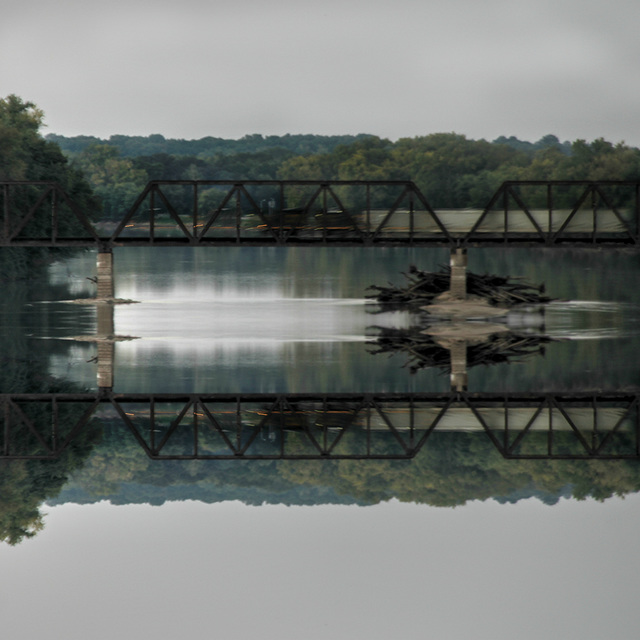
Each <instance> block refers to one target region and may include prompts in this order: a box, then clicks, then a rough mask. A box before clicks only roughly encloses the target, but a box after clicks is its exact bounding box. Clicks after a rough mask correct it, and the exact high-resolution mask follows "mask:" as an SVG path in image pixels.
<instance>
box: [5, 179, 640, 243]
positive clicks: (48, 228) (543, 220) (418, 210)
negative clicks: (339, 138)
mask: <svg viewBox="0 0 640 640" xmlns="http://www.w3.org/2000/svg"><path fill="white" fill-rule="evenodd" d="M0 201H1V202H0V211H1V212H2V222H1V224H0V246H51V247H53V246H81V247H91V246H95V247H98V248H100V249H101V250H102V251H105V250H109V249H111V248H113V247H118V246H150V245H151V246H229V245H257V246H313V245H328V244H331V245H342V246H376V245H379V246H447V247H471V246H492V245H493V246H505V245H507V246H508V245H514V246H549V247H558V246H575V245H581V246H586V245H614V246H616V245H618V246H620V245H621V246H626V245H628V246H637V245H638V244H640V182H626V181H614V180H609V181H604V180H603V181H531V180H529V181H508V182H504V183H503V184H502V185H501V186H500V187H499V188H498V189H497V191H496V192H495V193H494V194H493V196H492V197H491V198H490V199H489V202H488V203H487V205H486V206H485V207H484V208H483V209H477V210H471V209H464V210H436V209H434V208H433V207H432V206H431V204H430V203H429V201H428V200H427V198H426V197H425V196H424V194H423V193H422V192H421V191H420V189H419V188H418V187H417V186H416V185H415V184H414V183H413V182H411V181H402V180H398V181H365V180H353V181H311V180H287V181H282V180H281V181H276V180H245V181H222V180H194V181H188V180H179V181H168V180H164V181H163V180H154V181H151V182H149V183H148V184H147V186H146V187H145V188H144V190H143V191H142V192H141V193H140V195H139V196H138V197H137V198H136V200H135V202H134V203H133V205H132V206H131V207H130V208H129V209H128V211H126V212H122V214H120V215H119V216H118V219H117V220H112V221H110V222H102V223H97V222H93V221H92V220H90V219H89V217H88V216H87V214H86V212H84V211H82V209H81V208H80V207H79V206H78V205H77V203H75V202H74V200H73V198H72V196H71V195H70V194H68V193H66V192H65V191H64V189H62V187H61V186H60V185H59V184H57V183H55V182H46V181H42V182H26V181H22V182H20V181H18V182H1V183H0Z"/></svg>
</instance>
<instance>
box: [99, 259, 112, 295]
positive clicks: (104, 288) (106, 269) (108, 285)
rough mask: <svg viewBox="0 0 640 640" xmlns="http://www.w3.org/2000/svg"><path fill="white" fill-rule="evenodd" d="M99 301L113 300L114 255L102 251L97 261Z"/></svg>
mask: <svg viewBox="0 0 640 640" xmlns="http://www.w3.org/2000/svg"><path fill="white" fill-rule="evenodd" d="M96 267H97V276H98V277H97V285H98V300H110V299H113V253H112V252H111V251H100V253H98V257H97V260H96Z"/></svg>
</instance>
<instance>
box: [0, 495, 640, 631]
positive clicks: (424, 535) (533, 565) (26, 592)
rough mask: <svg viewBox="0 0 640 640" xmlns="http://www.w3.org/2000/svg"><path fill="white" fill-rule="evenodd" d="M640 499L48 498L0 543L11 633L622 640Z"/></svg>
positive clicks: (629, 626) (0, 607)
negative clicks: (306, 502)
mask: <svg viewBox="0 0 640 640" xmlns="http://www.w3.org/2000/svg"><path fill="white" fill-rule="evenodd" d="M639 506H640V498H639V497H638V496H637V495H635V496H629V497H627V499H626V500H622V499H620V498H614V499H611V500H608V501H607V502H605V503H604V504H599V503H596V502H594V501H593V500H588V501H586V502H576V501H574V500H571V501H566V500H563V501H561V503H560V504H558V505H556V506H554V507H548V506H546V505H543V504H542V503H540V502H538V501H537V500H535V499H533V500H525V501H522V502H519V503H518V504H517V505H504V506H502V505H498V504H497V503H495V502H493V501H488V502H485V503H479V502H473V503H470V504H469V505H467V506H465V507H463V508H459V509H438V508H435V507H427V506H425V505H410V504H401V503H398V502H396V501H391V502H390V503H386V504H380V505H377V506H375V507H366V508H362V507H332V506H325V507H284V506H268V507H260V508H256V507H245V506H243V505H241V504H239V503H236V502H229V503H224V504H217V505H204V504H201V503H171V504H167V505H165V506H164V507H162V508H157V507H155V508H154V507H149V506H127V507H112V506H109V505H107V504H105V503H101V504H98V505H94V506H84V507H79V506H77V505H72V504H68V505H64V506H62V507H55V508H53V509H45V511H48V512H49V515H48V516H47V517H46V523H47V524H46V528H45V530H44V531H43V532H42V533H40V534H39V535H38V536H37V537H36V538H35V539H33V540H30V541H25V542H23V543H22V544H21V545H19V546H18V547H15V548H10V547H7V546H3V545H0V566H1V567H2V579H1V580H0V616H1V618H2V627H3V629H4V630H5V633H7V634H8V635H6V636H5V637H7V638H11V640H33V639H34V638H48V639H50V640H63V639H64V640H87V638H91V639H92V640H107V639H113V638H121V639H122V640H129V639H132V638H145V639H146V638H155V639H157V640H165V639H166V640H174V639H175V638H225V639H228V640H248V639H251V638H267V639H269V640H271V639H273V640H294V639H295V640H316V639H317V640H321V639H322V640H324V639H336V640H342V639H344V640H358V639H360V638H362V639H365V638H366V639H369V640H390V639H392V638H402V639H407V640H413V639H416V640H417V639H418V638H420V639H422V638H442V639H443V640H468V639H470V638H474V639H475V640H485V639H486V640H507V639H509V640H513V639H514V638H515V639H517V640H538V639H539V638H550V639H554V640H556V639H558V640H560V639H561V640H603V639H605V638H606V639H607V640H631V639H632V638H635V637H637V628H638V621H639V619H640V618H639V614H638V607H637V593H638V588H639V587H640V558H639V556H638V553H637V547H638V536H637V532H638V524H639V521H640V518H639V513H640V511H639V509H638V507H639Z"/></svg>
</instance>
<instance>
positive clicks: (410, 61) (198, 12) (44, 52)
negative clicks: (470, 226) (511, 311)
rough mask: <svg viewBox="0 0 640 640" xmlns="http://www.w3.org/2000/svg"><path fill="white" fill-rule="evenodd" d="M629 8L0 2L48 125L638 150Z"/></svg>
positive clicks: (6, 79)
mask: <svg viewBox="0 0 640 640" xmlns="http://www.w3.org/2000/svg"><path fill="white" fill-rule="evenodd" d="M639 26H640V12H639V11H638V4H637V0H609V1H608V2H604V1H603V0H535V1H533V2H532V1H531V0H485V1H484V2H478V1H477V0H436V1H431V2H429V1H425V0H373V1H372V2H362V0H324V1H323V2H318V1H317V0H313V1H311V0H295V1H293V0H272V1H269V0H267V1H265V0H216V1H214V2H209V1H206V0H182V1H181V2H175V1H171V2H169V1H168V0H112V1H111V2H108V3H104V2H100V3H98V2H93V1H91V0H57V1H56V2H51V1H50V0H5V1H4V2H3V11H2V20H1V21H0V95H1V96H6V95H8V94H10V93H16V94H18V95H20V96H21V97H23V98H24V99H28V100H31V101H33V102H35V103H36V104H38V106H39V107H41V108H42V109H43V110H44V111H45V115H46V123H47V125H48V128H47V129H46V131H47V132H53V133H59V134H63V135H78V134H87V135H96V136H100V137H108V136H109V135H111V134H114V133H121V134H130V135H135V134H140V135H148V134H150V133H162V134H163V135H165V136H166V137H178V138H200V137H204V136H207V135H212V136H219V137H228V138H237V137H241V136H243V135H245V134H249V133H262V134H284V133H316V134H343V133H351V134H355V133H360V132H366V133H373V134H377V135H380V136H383V137H389V138H391V139H394V140H395V139H397V138H399V137H403V136H416V135H425V134H428V133H434V132H440V131H455V132H458V133H463V134H466V135H467V136H469V137H472V138H486V139H489V140H491V139H494V138H495V137H497V136H498V135H502V134H504V135H516V136H518V137H520V138H522V139H528V140H537V139H539V138H540V137H541V136H542V135H545V134H547V133H555V134H556V135H558V136H559V137H560V138H561V139H562V140H565V139H569V140H574V139H576V138H585V139H587V140H592V139H594V138H596V137H600V136H602V137H605V138H606V139H608V140H611V141H613V142H619V141H625V142H627V143H628V144H632V145H634V146H640V119H639V118H638V117H637V116H638V111H639V109H638V107H639V106H640V64H638V62H639V61H640V38H638V37H637V36H638V28H639Z"/></svg>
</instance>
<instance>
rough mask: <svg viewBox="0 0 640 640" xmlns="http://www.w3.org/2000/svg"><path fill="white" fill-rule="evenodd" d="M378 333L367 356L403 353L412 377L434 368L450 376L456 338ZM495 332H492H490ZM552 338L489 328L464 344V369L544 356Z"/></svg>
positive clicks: (423, 333)
mask: <svg viewBox="0 0 640 640" xmlns="http://www.w3.org/2000/svg"><path fill="white" fill-rule="evenodd" d="M374 329H376V330H377V331H378V335H377V338H376V340H375V342H372V343H371V345H372V348H371V349H370V351H369V352H370V353H372V354H374V355H375V354H379V353H386V354H388V355H392V354H394V353H404V354H405V355H406V356H407V361H406V363H405V365H404V366H405V367H407V368H408V369H409V371H410V372H411V373H417V372H418V371H419V370H420V369H424V368H427V367H429V368H431V367H435V368H438V369H440V370H442V371H443V372H447V373H450V372H451V357H450V350H449V349H450V347H451V342H452V341H453V340H455V338H453V339H451V338H444V339H443V338H442V337H439V336H438V335H432V334H431V333H430V332H429V330H428V329H427V330H423V329H422V328H419V327H410V328H408V329H395V328H389V327H374ZM493 331H495V332H493ZM548 342H551V338H548V337H546V336H541V335H520V334H517V333H513V332H511V331H509V330H508V329H506V327H502V330H500V329H499V328H497V327H494V328H492V330H491V331H488V332H487V334H486V335H485V336H483V337H479V336H478V337H477V339H475V340H473V339H472V340H468V341H467V367H468V368H471V367H475V366H477V365H481V364H482V365H489V364H499V363H504V362H512V361H520V360H522V359H523V358H526V357H529V356H533V355H544V353H545V347H544V345H545V344H546V343H548Z"/></svg>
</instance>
